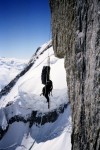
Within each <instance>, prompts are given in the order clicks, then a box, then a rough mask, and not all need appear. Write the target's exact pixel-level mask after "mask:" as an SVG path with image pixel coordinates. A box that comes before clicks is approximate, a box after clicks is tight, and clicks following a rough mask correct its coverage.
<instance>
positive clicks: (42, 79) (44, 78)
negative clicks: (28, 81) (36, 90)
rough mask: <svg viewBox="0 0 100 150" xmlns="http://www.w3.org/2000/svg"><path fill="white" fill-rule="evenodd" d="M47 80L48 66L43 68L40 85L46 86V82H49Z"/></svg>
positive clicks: (48, 76) (48, 75)
mask: <svg viewBox="0 0 100 150" xmlns="http://www.w3.org/2000/svg"><path fill="white" fill-rule="evenodd" d="M49 78H50V66H43V69H42V74H41V81H42V84H44V85H46V82H47V81H49Z"/></svg>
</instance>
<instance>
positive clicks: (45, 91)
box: [42, 80, 53, 108]
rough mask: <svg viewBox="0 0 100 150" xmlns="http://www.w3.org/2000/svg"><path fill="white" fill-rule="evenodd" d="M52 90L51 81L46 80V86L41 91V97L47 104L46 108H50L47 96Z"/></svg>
mask: <svg viewBox="0 0 100 150" xmlns="http://www.w3.org/2000/svg"><path fill="white" fill-rule="evenodd" d="M52 89H53V84H52V81H51V80H48V81H47V83H46V85H45V86H44V87H43V89H42V94H43V96H45V98H46V99H47V102H48V108H50V100H49V96H50V92H52Z"/></svg>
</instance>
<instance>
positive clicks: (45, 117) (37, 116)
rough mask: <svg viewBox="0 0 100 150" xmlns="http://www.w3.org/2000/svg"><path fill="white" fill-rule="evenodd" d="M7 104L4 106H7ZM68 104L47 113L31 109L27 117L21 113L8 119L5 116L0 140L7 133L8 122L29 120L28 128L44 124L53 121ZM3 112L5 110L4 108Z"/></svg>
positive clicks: (0, 129) (0, 131) (25, 121)
mask: <svg viewBox="0 0 100 150" xmlns="http://www.w3.org/2000/svg"><path fill="white" fill-rule="evenodd" d="M8 106H9V105H7V106H6V107H8ZM68 106H69V102H68V103H67V104H62V105H60V106H59V107H58V108H57V109H54V110H53V111H50V112H49V113H42V112H39V111H32V112H31V114H30V115H29V117H27V118H25V117H24V116H21V115H15V116H13V117H11V118H10V119H8V118H6V120H7V126H6V128H5V129H3V128H2V126H0V140H1V139H2V138H3V136H4V135H5V134H6V133H7V131H8V129H9V126H10V124H13V123H14V122H23V123H27V122H29V128H31V127H32V125H33V124H35V125H37V126H39V125H41V126H42V125H44V124H45V123H50V122H52V123H53V122H55V121H56V120H57V118H58V117H59V115H60V114H61V113H63V112H64V111H65V109H67V107H68ZM4 112H5V110H4Z"/></svg>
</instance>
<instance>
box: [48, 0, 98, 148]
mask: <svg viewBox="0 0 100 150" xmlns="http://www.w3.org/2000/svg"><path fill="white" fill-rule="evenodd" d="M50 8H51V24H52V38H53V47H54V52H55V55H56V56H57V57H59V58H63V57H64V58H65V69H66V76H67V84H68V94H69V100H70V102H71V108H72V124H73V131H72V138H71V140H72V141H71V142H72V150H99V149H100V0H50Z"/></svg>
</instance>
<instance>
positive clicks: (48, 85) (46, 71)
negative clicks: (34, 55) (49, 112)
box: [40, 55, 53, 108]
mask: <svg viewBox="0 0 100 150" xmlns="http://www.w3.org/2000/svg"><path fill="white" fill-rule="evenodd" d="M41 81H42V84H44V85H45V86H44V87H43V89H42V93H41V94H40V95H42V94H43V96H44V97H45V98H46V99H47V102H48V108H50V99H49V96H50V93H51V92H52V89H53V84H52V81H51V80H50V57H49V55H48V59H47V65H46V66H43V68H42V74H41ZM51 94H52V93H51Z"/></svg>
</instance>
